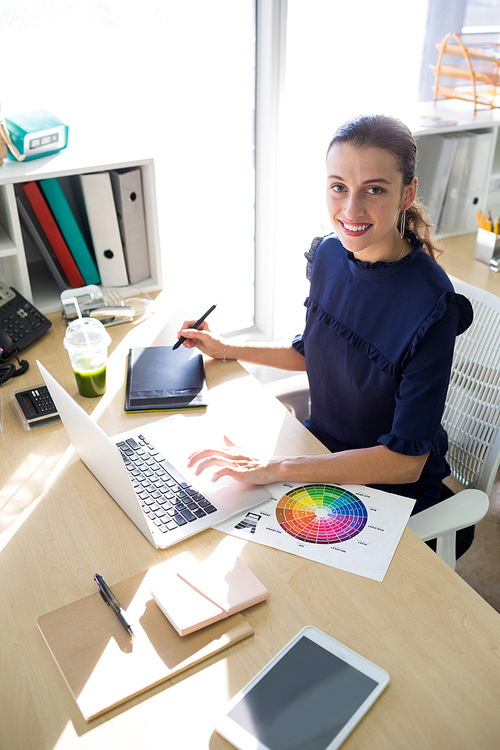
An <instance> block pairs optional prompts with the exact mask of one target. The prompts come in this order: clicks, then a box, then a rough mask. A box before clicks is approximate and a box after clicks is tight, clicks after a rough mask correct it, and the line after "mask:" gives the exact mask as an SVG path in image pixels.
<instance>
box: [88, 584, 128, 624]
mask: <svg viewBox="0 0 500 750" xmlns="http://www.w3.org/2000/svg"><path fill="white" fill-rule="evenodd" d="M94 581H95V582H96V583H97V585H98V586H99V593H100V595H101V596H102V598H103V599H104V601H105V602H106V604H109V605H110V606H111V608H112V610H113V612H114V613H115V615H116V616H117V617H118V619H119V620H120V622H121V624H122V625H123V627H124V628H125V630H126V631H127V632H129V633H130V635H134V631H133V630H132V627H131V625H130V623H129V622H127V619H126V617H125V610H124V609H123V608H122V607H121V605H120V604H119V602H118V600H117V599H116V597H115V596H114V594H113V592H112V591H111V589H110V588H109V586H108V584H107V583H105V581H104V579H103V578H102V576H100V575H99V574H98V573H96V574H95V576H94Z"/></svg>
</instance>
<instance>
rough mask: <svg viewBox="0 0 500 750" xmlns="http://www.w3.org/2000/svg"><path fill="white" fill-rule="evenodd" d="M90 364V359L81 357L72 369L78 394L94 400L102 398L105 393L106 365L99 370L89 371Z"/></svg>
mask: <svg viewBox="0 0 500 750" xmlns="http://www.w3.org/2000/svg"><path fill="white" fill-rule="evenodd" d="M90 364H91V359H90V357H82V358H81V359H79V360H78V363H77V365H76V367H74V368H73V372H74V373H75V378H76V384H77V386H78V392H79V393H80V394H81V395H82V396H86V397H87V398H95V397H96V396H102V395H103V393H105V391H106V365H105V364H104V365H102V367H101V368H99V369H95V370H89V369H88V368H89V366H90Z"/></svg>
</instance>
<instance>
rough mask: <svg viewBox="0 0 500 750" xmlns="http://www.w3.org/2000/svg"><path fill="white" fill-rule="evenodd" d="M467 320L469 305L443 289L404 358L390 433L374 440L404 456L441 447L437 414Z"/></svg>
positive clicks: (470, 314) (439, 414) (443, 448)
mask: <svg viewBox="0 0 500 750" xmlns="http://www.w3.org/2000/svg"><path fill="white" fill-rule="evenodd" d="M472 319H473V311H472V305H471V304H470V302H469V300H468V299H467V298H466V297H463V296H462V295H461V294H456V293H455V292H450V291H447V292H445V293H444V294H443V295H442V296H441V297H440V298H439V299H438V302H437V304H436V306H435V308H434V310H433V312H432V313H431V314H430V315H429V316H428V317H427V318H426V320H425V321H424V322H423V323H422V325H421V326H420V327H419V329H418V331H417V332H416V334H415V336H414V338H413V341H412V342H411V345H410V347H409V350H408V353H407V355H406V357H405V359H404V362H403V364H402V377H401V381H400V385H399V387H398V390H397V392H396V398H395V400H396V408H395V410H394V417H393V422H392V426H391V431H390V432H388V433H384V434H383V435H381V436H380V437H379V438H378V442H379V443H382V445H386V446H387V447H388V448H390V450H393V451H395V452H396V453H403V454H405V455H409V456H421V455H424V454H425V453H431V454H434V455H438V454H440V453H444V451H446V447H447V445H446V434H445V433H444V431H443V430H442V428H441V418H442V414H443V409H444V404H445V399H446V393H447V391H448V383H449V378H450V371H451V366H452V361H453V350H454V345H455V338H456V336H457V335H458V333H463V332H464V331H465V330H467V328H469V326H470V325H471V323H472ZM443 441H444V443H443Z"/></svg>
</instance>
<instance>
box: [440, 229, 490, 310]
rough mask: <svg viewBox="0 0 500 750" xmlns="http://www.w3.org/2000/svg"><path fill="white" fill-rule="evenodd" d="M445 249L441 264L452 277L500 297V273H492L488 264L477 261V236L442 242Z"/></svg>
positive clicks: (463, 236) (450, 238)
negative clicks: (475, 255) (475, 254)
mask: <svg viewBox="0 0 500 750" xmlns="http://www.w3.org/2000/svg"><path fill="white" fill-rule="evenodd" d="M440 244H441V245H442V247H443V249H444V253H443V255H441V256H440V258H439V263H440V265H441V266H443V268H444V269H445V270H446V271H447V272H448V273H449V274H450V275H451V276H456V277H457V279H461V280H462V281H466V282H467V283H468V284H472V285H473V286H477V287H479V288H480V289H485V290H486V291H487V292H491V294H496V295H497V297H500V273H495V272H494V271H490V267H489V265H488V264H487V263H482V262H481V261H480V260H476V258H475V257H474V252H475V249H476V234H475V233H474V234H463V235H460V236H458V237H448V238H447V239H443V240H440Z"/></svg>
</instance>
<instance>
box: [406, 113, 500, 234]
mask: <svg viewBox="0 0 500 750" xmlns="http://www.w3.org/2000/svg"><path fill="white" fill-rule="evenodd" d="M424 118H428V119H424ZM432 118H437V119H435V120H433V119H432ZM401 119H402V120H403V121H404V122H407V124H408V125H409V127H410V128H411V130H412V132H413V134H414V136H415V137H416V139H417V145H418V154H419V160H418V165H417V176H418V178H419V197H420V199H421V200H422V202H423V203H424V205H425V206H426V208H427V209H428V212H429V214H430V215H431V218H432V219H433V223H434V225H435V226H436V214H437V213H440V214H441V226H439V225H438V226H437V229H438V231H437V235H438V236H442V237H451V236H454V235H459V234H469V233H472V232H475V231H476V230H477V221H476V211H483V212H484V213H485V214H486V213H487V211H488V210H490V211H491V213H492V214H493V217H495V216H498V215H499V214H500V138H499V133H498V131H499V128H500V111H499V110H484V111H480V112H477V113H476V115H474V108H473V107H472V106H471V105H470V104H468V103H465V102H453V101H450V102H444V101H438V102H437V104H436V105H434V104H433V103H431V102H429V103H422V104H421V105H419V112H418V115H417V116H415V113H412V116H410V117H409V118H407V119H406V120H405V119H404V117H401ZM444 142H446V145H447V147H448V150H449V151H453V153H454V157H453V161H452V164H451V172H450V174H449V181H448V182H447V184H446V191H447V194H446V197H444V196H442V195H441V194H440V191H439V180H440V179H441V180H442V179H445V177H446V175H443V171H442V166H443V164H442V163H441V172H440V160H441V162H442V161H445V160H444V158H443V156H442V155H443V149H442V144H443V143H444ZM440 196H441V198H443V199H444V201H445V204H444V205H443V211H441V210H440V205H439V200H440ZM446 202H447V203H446Z"/></svg>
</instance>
